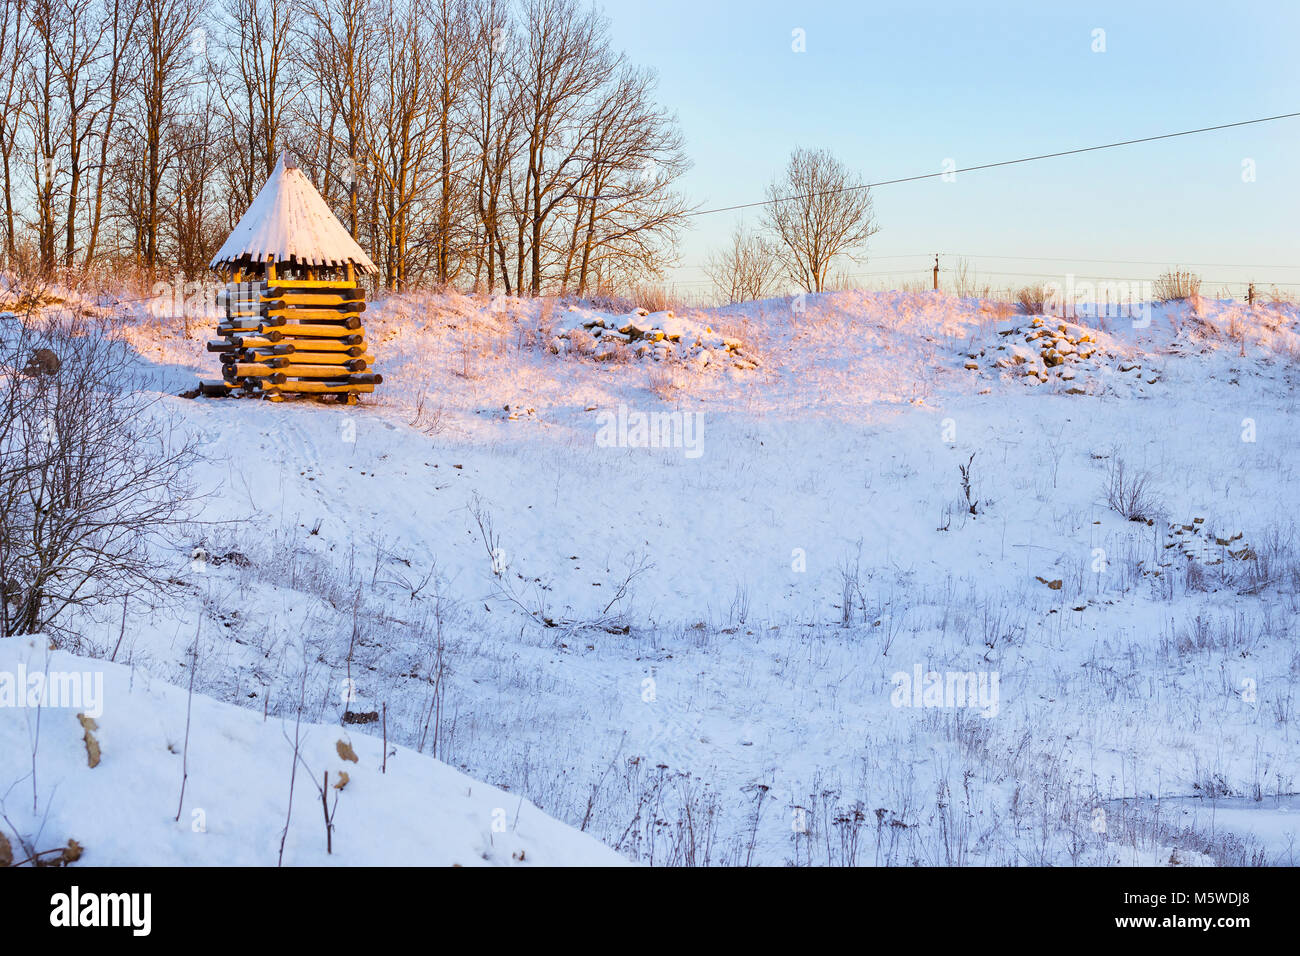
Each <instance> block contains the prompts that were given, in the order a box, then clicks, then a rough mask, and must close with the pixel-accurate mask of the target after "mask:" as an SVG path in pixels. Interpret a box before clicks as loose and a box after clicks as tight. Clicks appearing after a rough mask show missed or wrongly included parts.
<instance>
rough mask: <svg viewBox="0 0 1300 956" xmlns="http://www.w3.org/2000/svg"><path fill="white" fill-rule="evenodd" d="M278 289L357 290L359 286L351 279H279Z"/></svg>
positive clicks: (277, 282) (277, 281) (276, 282)
mask: <svg viewBox="0 0 1300 956" xmlns="http://www.w3.org/2000/svg"><path fill="white" fill-rule="evenodd" d="M275 287H276V288H277V289H355V288H357V284H356V282H355V281H353V280H350V279H277V280H275Z"/></svg>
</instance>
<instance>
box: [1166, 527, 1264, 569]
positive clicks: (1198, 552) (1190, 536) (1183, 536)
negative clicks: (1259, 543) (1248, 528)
mask: <svg viewBox="0 0 1300 956" xmlns="http://www.w3.org/2000/svg"><path fill="white" fill-rule="evenodd" d="M1244 537H1245V536H1244V535H1243V533H1242V532H1240V531H1238V532H1236V533H1235V534H1231V535H1222V534H1217V533H1215V532H1213V531H1207V530H1205V519H1204V518H1193V519H1192V523H1191V524H1181V523H1179V522H1173V521H1171V522H1170V523H1169V531H1168V535H1167V539H1166V541H1165V548H1164V549H1165V551H1166V552H1168V553H1175V552H1176V553H1180V554H1182V556H1183V557H1184V558H1187V559H1188V560H1189V561H1195V562H1197V563H1198V564H1205V565H1213V564H1222V563H1223V560H1224V558H1225V557H1227V558H1232V559H1233V560H1236V561H1248V560H1251V559H1253V558H1254V557H1255V549H1254V548H1252V547H1251V546H1250V545H1248V544H1247V543H1246V542H1245V541H1244V540H1243V538H1244Z"/></svg>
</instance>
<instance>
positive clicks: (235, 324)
mask: <svg viewBox="0 0 1300 956" xmlns="http://www.w3.org/2000/svg"><path fill="white" fill-rule="evenodd" d="M261 323H262V319H260V318H251V319H228V320H227V321H225V322H222V323H221V324H220V325H218V326H217V334H218V335H228V334H229V333H230V332H256V331H257V327H258V326H259V325H261Z"/></svg>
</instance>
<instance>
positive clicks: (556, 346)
mask: <svg viewBox="0 0 1300 956" xmlns="http://www.w3.org/2000/svg"><path fill="white" fill-rule="evenodd" d="M549 348H550V350H551V354H552V355H559V354H560V351H561V349H563V348H564V340H563V339H562V338H560V337H559V336H558V335H557V336H556V337H555V338H553V339H551V343H550V346H549Z"/></svg>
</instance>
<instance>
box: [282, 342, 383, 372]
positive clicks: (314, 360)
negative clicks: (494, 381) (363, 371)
mask: <svg viewBox="0 0 1300 956" xmlns="http://www.w3.org/2000/svg"><path fill="white" fill-rule="evenodd" d="M310 347H311V346H309V345H304V346H303V348H310ZM349 351H355V352H359V353H361V354H359V355H349V354H348V352H295V353H294V355H293V360H294V361H295V362H301V363H302V364H303V365H347V364H348V363H349V362H360V363H361V365H362V367H363V368H364V367H365V366H366V365H369V364H370V363H372V362H374V360H375V357H374V356H373V355H367V354H365V353H364V352H362V351H361V349H360V348H353V349H349Z"/></svg>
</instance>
